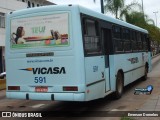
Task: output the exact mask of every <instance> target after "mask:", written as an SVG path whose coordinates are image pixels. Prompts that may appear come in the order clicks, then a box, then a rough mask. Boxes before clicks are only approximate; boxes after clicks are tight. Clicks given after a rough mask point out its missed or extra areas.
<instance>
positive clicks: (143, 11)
mask: <svg viewBox="0 0 160 120" xmlns="http://www.w3.org/2000/svg"><path fill="white" fill-rule="evenodd" d="M142 12H143V14H144V7H143V0H142Z"/></svg>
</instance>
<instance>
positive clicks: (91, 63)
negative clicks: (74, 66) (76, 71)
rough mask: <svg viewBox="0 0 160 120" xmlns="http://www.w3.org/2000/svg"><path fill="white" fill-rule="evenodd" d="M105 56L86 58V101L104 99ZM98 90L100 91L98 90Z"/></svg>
mask: <svg viewBox="0 0 160 120" xmlns="http://www.w3.org/2000/svg"><path fill="white" fill-rule="evenodd" d="M104 63H105V62H104V56H96V57H85V76H86V86H87V91H88V93H87V96H86V100H87V101H88V100H93V99H97V98H102V97H104V94H105V75H104V74H105V65H104ZM97 88H98V89H97Z"/></svg>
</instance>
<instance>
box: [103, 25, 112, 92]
mask: <svg viewBox="0 0 160 120" xmlns="http://www.w3.org/2000/svg"><path fill="white" fill-rule="evenodd" d="M101 36H102V37H101V38H102V42H103V44H102V45H103V54H104V61H105V81H106V83H105V84H106V92H107V91H109V90H110V79H109V78H110V69H109V53H110V41H111V27H110V25H106V26H105V27H104V26H103V27H102V28H101Z"/></svg>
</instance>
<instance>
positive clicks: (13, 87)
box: [8, 86, 20, 90]
mask: <svg viewBox="0 0 160 120" xmlns="http://www.w3.org/2000/svg"><path fill="white" fill-rule="evenodd" d="M8 90H20V86H8Z"/></svg>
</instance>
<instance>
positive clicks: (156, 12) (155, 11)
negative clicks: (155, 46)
mask: <svg viewBox="0 0 160 120" xmlns="http://www.w3.org/2000/svg"><path fill="white" fill-rule="evenodd" d="M153 13H154V14H155V17H156V27H157V13H158V11H155V12H153Z"/></svg>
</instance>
